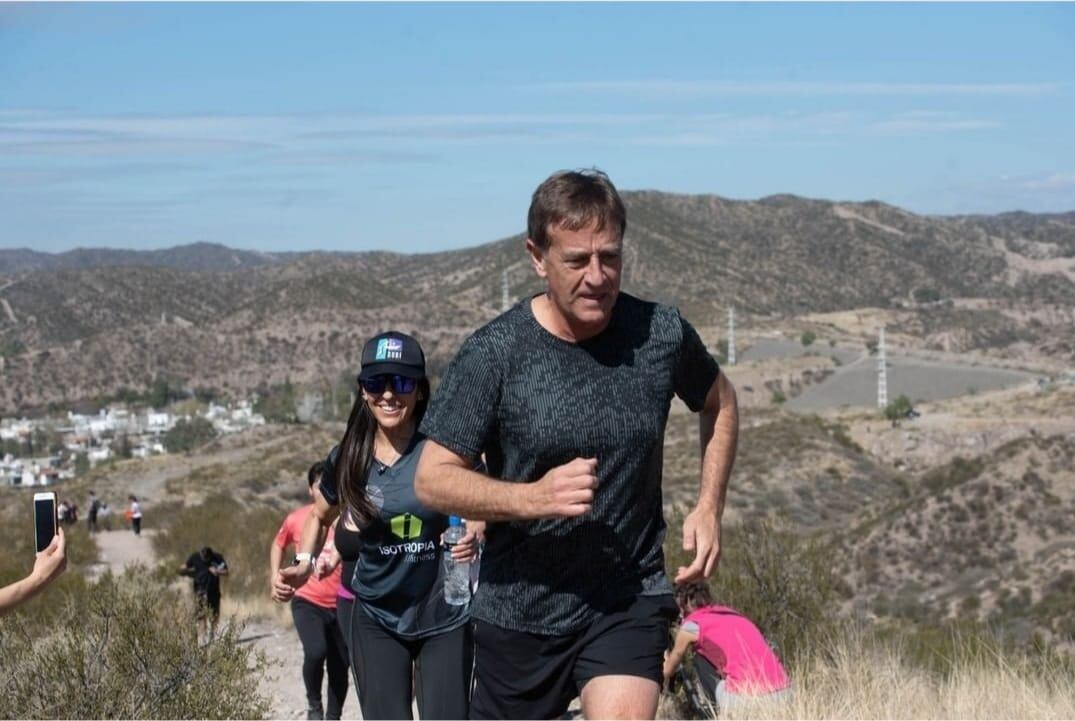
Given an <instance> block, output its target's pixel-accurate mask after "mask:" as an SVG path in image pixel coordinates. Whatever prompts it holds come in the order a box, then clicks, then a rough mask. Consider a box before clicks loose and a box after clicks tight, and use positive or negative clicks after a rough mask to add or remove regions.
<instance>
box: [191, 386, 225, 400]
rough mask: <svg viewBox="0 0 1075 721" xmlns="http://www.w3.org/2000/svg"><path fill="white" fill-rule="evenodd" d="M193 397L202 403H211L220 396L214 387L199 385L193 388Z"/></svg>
mask: <svg viewBox="0 0 1075 721" xmlns="http://www.w3.org/2000/svg"><path fill="white" fill-rule="evenodd" d="M194 397H195V398H197V399H198V400H199V401H201V402H202V403H212V402H213V401H215V400H217V399H218V398H220V393H219V392H218V391H217V389H216V388H210V387H208V386H199V387H197V388H195V389H194Z"/></svg>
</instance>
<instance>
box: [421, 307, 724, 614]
mask: <svg viewBox="0 0 1075 721" xmlns="http://www.w3.org/2000/svg"><path fill="white" fill-rule="evenodd" d="M530 304H531V299H526V300H524V301H522V302H520V303H519V304H518V305H516V306H515V307H514V308H512V309H510V310H508V311H507V312H505V313H504V314H503V315H501V316H500V317H498V318H496V319H494V320H493V321H491V322H490V323H488V324H487V325H485V326H483V327H482V328H480V329H479V330H478V331H477V332H475V333H474V334H473V335H472V336H470V337H469V338H467V340H466V341H465V342H464V343H463V346H462V348H460V350H459V353H458V354H457V355H456V357H455V359H454V360H453V361H452V363H451V364H450V365H449V367H448V370H447V371H446V372H445V375H444V378H443V380H442V382H441V385H440V388H439V389H438V390H437V393H436V395H435V396H434V398H433V401H432V403H431V404H430V406H429V410H428V412H427V413H426V416H425V418H424V420H423V421H422V428H421V432H422V433H423V434H424V435H426V436H427V437H428V438H429V439H431V440H433V441H436V442H437V443H439V444H440V445H442V446H444V447H445V448H448V449H449V450H451V451H453V452H455V453H458V454H460V455H462V456H465V457H468V458H473V457H475V456H477V455H479V454H480V453H485V454H486V465H487V466H488V470H489V474H490V475H491V476H492V477H494V478H501V479H504V480H509V481H515V482H520V483H529V482H532V481H535V480H538V479H539V478H541V477H542V476H543V475H544V474H545V473H546V472H548V471H549V470H550V469H551V468H554V467H556V466H560V465H563V464H565V463H567V462H569V461H571V460H572V459H574V458H576V457H583V458H593V457H596V458H597V459H598V464H597V478H598V484H599V485H598V489H597V493H596V497H595V499H594V504H593V508H592V509H591V511H590V512H589V513H588V514H586V515H584V516H582V517H579V518H570V519H551V520H537V521H512V522H497V523H490V524H489V525H488V528H487V529H486V546H485V552H484V555H483V556H482V562H481V576H480V583H479V586H478V592H477V595H476V597H475V598H474V602H473V604H472V606H471V614H472V616H473V617H475V618H478V619H481V620H483V621H486V622H488V623H492V624H495V625H497V626H500V627H502V628H507V629H512V630H516V631H525V632H528V633H539V634H568V633H574V632H576V631H578V630H580V629H582V628H584V627H585V626H587V625H588V624H589V623H591V622H592V621H593V620H594V619H595V618H596V617H597V616H598V615H601V614H605V613H610V612H613V611H616V610H619V609H621V608H622V607H623V606H624V605H625V604H627V603H629V602H630V601H631V600H633V599H634V598H635V597H637V596H639V595H656V594H665V593H670V592H671V586H670V584H669V583H668V579H667V578H666V577H665V573H664V553H663V551H662V548H661V544H662V542H663V540H664V530H665V524H664V517H663V514H662V509H661V467H662V463H663V444H664V430H665V424H666V423H667V420H668V410H669V407H670V404H671V401H672V395H673V393H674V394H676V395H678V396H679V397H680V398H682V399H683V400H684V402H686V404H687V406H689V407H690V408H691V410H693V411H699V410H701V408H702V406H703V405H704V403H705V398H706V394H707V393H708V391H709V388H710V386H711V385H712V384H713V382H714V381H715V380H716V378H717V374H718V373H719V368H718V366H717V363H716V361H714V360H713V358H712V357H711V356H710V355H709V353H708V352H707V351H706V349H705V345H704V344H703V343H702V341H701V339H700V338H699V337H698V334H697V332H696V331H695V330H694V328H692V327H691V325H690V324H689V323H687V321H686V320H684V319H683V318H682V317H681V316H680V314H679V312H678V311H677V310H675V309H674V308H670V307H668V306H663V305H658V304H656V303H649V302H646V301H642V300H639V299H637V298H634V297H632V296H629V295H627V294H626V293H620V295H619V297H618V298H617V301H616V306H615V308H614V309H613V313H612V320H611V322H610V323H609V326H608V327H607V328H606V329H605V330H604V331H603V332H601V333H600V334H599V335H597V336H595V337H593V338H590V339H588V340H585V341H582V342H580V343H570V342H568V341H565V340H562V339H560V338H557V337H556V336H554V335H553V334H551V333H549V332H548V331H547V330H545V328H543V327H542V326H541V324H540V323H538V321H537V319H536V318H535V317H534V314H533V311H532V310H531V305H530Z"/></svg>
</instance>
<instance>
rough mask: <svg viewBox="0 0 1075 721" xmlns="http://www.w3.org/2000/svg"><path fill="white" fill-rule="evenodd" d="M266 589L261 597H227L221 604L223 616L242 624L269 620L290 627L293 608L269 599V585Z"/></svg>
mask: <svg viewBox="0 0 1075 721" xmlns="http://www.w3.org/2000/svg"><path fill="white" fill-rule="evenodd" d="M265 589H266V590H265V594H264V595H261V596H235V597H231V596H225V597H224V598H223V599H221V602H220V613H221V615H222V616H223V617H224V618H227V619H229V620H231V621H235V622H237V623H240V624H243V623H247V622H249V621H259V620H267V621H272V622H273V623H275V624H278V625H281V626H290V625H291V607H290V606H289V605H288V604H286V603H276V602H275V601H273V600H272V599H271V598H269V592H268V584H266V587H265Z"/></svg>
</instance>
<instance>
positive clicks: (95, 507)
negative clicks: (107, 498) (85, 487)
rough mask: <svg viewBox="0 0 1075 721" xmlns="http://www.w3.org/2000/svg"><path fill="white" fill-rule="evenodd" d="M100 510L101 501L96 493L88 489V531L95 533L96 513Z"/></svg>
mask: <svg viewBox="0 0 1075 721" xmlns="http://www.w3.org/2000/svg"><path fill="white" fill-rule="evenodd" d="M100 512H101V502H100V501H99V500H98V499H97V494H96V493H94V492H93V491H90V502H89V510H88V511H87V512H86V527H87V528H88V529H89V532H90V533H97V514H98V513H100Z"/></svg>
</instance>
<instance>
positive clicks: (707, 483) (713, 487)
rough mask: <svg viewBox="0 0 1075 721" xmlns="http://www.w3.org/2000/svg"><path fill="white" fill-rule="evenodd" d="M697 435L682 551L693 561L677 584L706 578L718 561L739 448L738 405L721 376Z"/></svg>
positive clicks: (682, 570)
mask: <svg viewBox="0 0 1075 721" xmlns="http://www.w3.org/2000/svg"><path fill="white" fill-rule="evenodd" d="M698 435H699V441H700V443H701V450H702V469H701V481H700V484H699V489H698V503H697V505H695V507H694V510H693V511H691V512H690V513H689V514H688V515H687V517H686V518H685V519H684V521H683V550H685V551H688V552H694V553H695V558H694V561H693V562H692V563H691V565H690V566H687V567H680V568H679V570H678V572H677V573H676V583H685V582H687V581H693V580H695V579H697V578H706V577H708V576H709V575H710V574H711V573H713V570H714V569H715V568H716V566H717V563H718V562H719V560H720V550H721V549H720V536H721V517H722V516H723V515H724V500H725V496H726V495H727V491H728V479H729V478H730V477H731V474H732V466H733V464H734V463H735V452H736V448H737V447H738V444H739V403H738V400H737V399H736V396H735V388H733V387H732V384H731V382H730V381H729V380H728V378H727V376H725V375H724V373H720V374H719V375H718V376H717V379H716V380H715V381H714V382H713V385H712V386H710V388H709V393H708V394H707V395H706V401H705V406H704V407H703V408H702V412H701V413H700V414H699V417H698Z"/></svg>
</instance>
